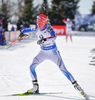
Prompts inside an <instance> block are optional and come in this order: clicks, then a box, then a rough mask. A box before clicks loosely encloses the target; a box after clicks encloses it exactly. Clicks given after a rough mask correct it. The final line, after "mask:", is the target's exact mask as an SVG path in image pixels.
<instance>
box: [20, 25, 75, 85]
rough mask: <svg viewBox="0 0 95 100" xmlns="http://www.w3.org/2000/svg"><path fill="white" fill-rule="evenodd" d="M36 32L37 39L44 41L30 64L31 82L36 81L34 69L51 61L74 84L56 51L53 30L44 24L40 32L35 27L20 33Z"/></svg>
mask: <svg viewBox="0 0 95 100" xmlns="http://www.w3.org/2000/svg"><path fill="white" fill-rule="evenodd" d="M31 31H36V34H37V36H38V39H39V40H40V38H41V37H43V38H45V39H46V41H45V42H44V43H42V44H41V45H40V47H41V50H40V52H39V53H38V54H37V55H36V56H35V57H34V59H33V61H32V64H31V65H30V74H31V77H32V81H35V80H37V74H36V71H35V68H36V67H37V66H38V65H39V64H40V63H41V62H43V61H44V60H46V59H49V60H51V61H53V62H54V63H55V64H56V65H57V66H58V67H59V68H60V70H61V71H62V73H63V74H64V75H65V76H66V77H67V78H68V80H70V81H71V82H72V83H73V82H75V79H74V78H73V76H72V75H71V74H70V72H69V71H68V70H67V69H66V67H65V65H64V62H63V60H62V58H61V56H60V53H59V51H58V50H57V47H56V44H55V39H56V35H55V32H54V30H53V28H52V27H51V26H50V25H48V24H46V25H45V26H44V27H43V28H42V29H41V30H40V29H39V28H38V27H37V26H36V27H35V28H34V29H33V28H27V29H24V30H23V31H22V33H23V34H24V33H26V32H31Z"/></svg>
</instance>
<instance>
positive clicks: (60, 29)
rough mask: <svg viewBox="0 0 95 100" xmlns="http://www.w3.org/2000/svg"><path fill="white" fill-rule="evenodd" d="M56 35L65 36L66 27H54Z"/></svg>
mask: <svg viewBox="0 0 95 100" xmlns="http://www.w3.org/2000/svg"><path fill="white" fill-rule="evenodd" d="M52 27H53V29H54V31H55V33H56V35H65V31H66V29H65V28H66V27H65V25H52Z"/></svg>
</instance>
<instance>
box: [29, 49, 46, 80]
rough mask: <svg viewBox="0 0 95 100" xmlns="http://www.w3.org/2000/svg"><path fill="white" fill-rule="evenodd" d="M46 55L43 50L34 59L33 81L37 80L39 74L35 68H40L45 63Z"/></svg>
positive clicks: (31, 71)
mask: <svg viewBox="0 0 95 100" xmlns="http://www.w3.org/2000/svg"><path fill="white" fill-rule="evenodd" d="M45 57H46V56H45V53H43V51H42V50H41V51H40V52H39V53H38V55H37V56H36V57H35V58H34V59H33V62H32V64H31V65H30V75H31V78H32V81H35V80H37V74H36V72H35V68H36V66H38V65H39V64H40V63H41V62H42V61H44V60H45V59H46V58H45Z"/></svg>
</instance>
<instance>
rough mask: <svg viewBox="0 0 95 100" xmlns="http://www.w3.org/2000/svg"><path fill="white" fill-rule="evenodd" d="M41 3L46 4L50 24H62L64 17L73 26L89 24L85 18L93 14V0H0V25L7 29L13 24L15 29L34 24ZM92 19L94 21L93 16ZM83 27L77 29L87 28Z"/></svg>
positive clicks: (40, 11)
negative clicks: (69, 20)
mask: <svg viewBox="0 0 95 100" xmlns="http://www.w3.org/2000/svg"><path fill="white" fill-rule="evenodd" d="M42 4H46V10H47V15H48V17H49V19H50V22H51V25H64V23H63V22H62V20H63V19H64V18H70V19H71V20H72V22H73V23H74V24H75V26H76V25H80V24H82V25H83V24H89V23H88V21H87V20H89V19H90V18H92V16H93V15H94V14H95V0H88V1H86V0H40V1H39V0H15V1H14V0H0V25H1V26H2V27H3V28H4V29H5V30H6V31H7V30H8V24H15V25H16V26H14V27H15V28H16V30H19V29H20V28H21V27H24V26H25V27H29V25H31V24H36V16H37V15H38V14H41V13H43V11H42ZM93 20H94V23H95V16H94V18H93ZM93 20H90V21H93ZM75 26H73V27H75ZM78 27H79V26H78ZM83 27H84V29H83V28H82V29H81V28H78V30H81V31H84V30H87V29H86V28H85V27H86V26H83ZM11 28H12V26H11Z"/></svg>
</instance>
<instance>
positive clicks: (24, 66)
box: [0, 36, 95, 100]
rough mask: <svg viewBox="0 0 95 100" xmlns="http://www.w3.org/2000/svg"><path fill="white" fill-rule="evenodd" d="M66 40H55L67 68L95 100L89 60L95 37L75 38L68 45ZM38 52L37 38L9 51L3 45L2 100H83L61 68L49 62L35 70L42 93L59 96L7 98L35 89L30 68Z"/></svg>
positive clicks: (0, 59) (94, 70)
mask: <svg viewBox="0 0 95 100" xmlns="http://www.w3.org/2000/svg"><path fill="white" fill-rule="evenodd" d="M65 41H66V40H65V37H64V36H58V37H57V39H56V42H57V46H58V49H59V51H60V54H61V56H62V58H63V61H64V63H65V65H66V67H67V69H68V70H69V71H70V72H71V73H72V74H73V76H74V77H75V79H76V80H77V82H78V83H79V84H80V85H81V87H82V88H83V89H84V90H85V92H86V93H87V94H88V95H89V97H90V100H95V78H94V77H95V66H93V65H89V62H90V61H91V59H92V58H91V57H89V56H92V53H91V52H90V51H91V50H92V49H93V48H95V37H92V36H73V43H71V42H70V40H69V41H68V42H67V43H66V42H65ZM39 50H40V47H39V45H36V39H32V40H28V39H25V40H23V41H21V42H19V43H17V44H15V45H14V46H13V47H11V48H10V49H9V50H7V51H4V47H1V46H0V100H84V98H83V97H82V96H81V95H80V94H79V93H78V92H77V91H76V90H75V89H74V88H73V86H72V85H71V83H70V82H69V81H68V80H67V78H66V77H65V76H64V75H63V74H62V73H61V71H60V70H59V68H58V67H57V66H56V65H55V64H54V63H53V62H51V61H48V60H47V61H45V62H43V63H41V64H40V65H39V66H38V67H37V69H36V71H37V75H38V82H39V85H40V92H55V93H56V92H58V94H47V95H31V96H15V97H13V96H4V95H10V94H14V93H22V92H26V91H27V90H28V89H30V88H31V87H32V83H31V77H30V73H29V66H30V64H31V62H32V59H33V58H34V56H35V55H36V54H37V53H38V52H39ZM60 92H63V93H60Z"/></svg>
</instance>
